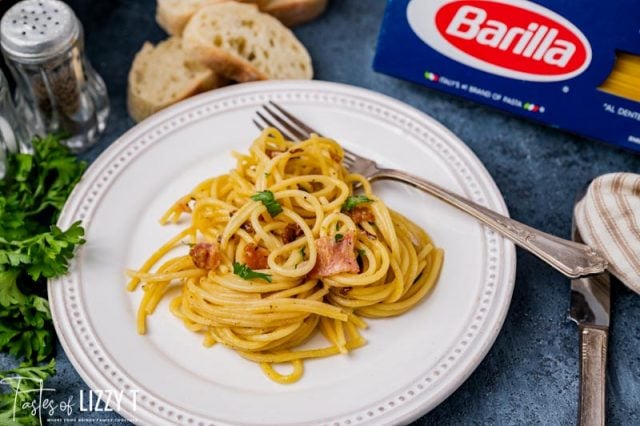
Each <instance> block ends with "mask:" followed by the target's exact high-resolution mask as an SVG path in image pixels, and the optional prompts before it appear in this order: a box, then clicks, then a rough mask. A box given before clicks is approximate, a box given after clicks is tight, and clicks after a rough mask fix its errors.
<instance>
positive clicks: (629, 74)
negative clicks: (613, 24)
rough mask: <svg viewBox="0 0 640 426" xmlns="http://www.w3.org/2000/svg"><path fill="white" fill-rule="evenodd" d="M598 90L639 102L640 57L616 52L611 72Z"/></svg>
mask: <svg viewBox="0 0 640 426" xmlns="http://www.w3.org/2000/svg"><path fill="white" fill-rule="evenodd" d="M600 90H602V91H605V92H607V93H610V94H612V95H616V96H620V97H622V98H626V99H631V100H632V101H638V102H640V56H638V55H633V54H631V53H625V52H617V53H616V62H615V64H614V67H613V70H612V71H611V74H609V76H608V77H607V79H606V80H605V81H604V82H603V83H602V85H601V86H600Z"/></svg>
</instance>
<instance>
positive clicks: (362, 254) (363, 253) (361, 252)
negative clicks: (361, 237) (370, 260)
mask: <svg viewBox="0 0 640 426" xmlns="http://www.w3.org/2000/svg"><path fill="white" fill-rule="evenodd" d="M365 253H366V251H364V250H363V249H358V257H364V255H365Z"/></svg>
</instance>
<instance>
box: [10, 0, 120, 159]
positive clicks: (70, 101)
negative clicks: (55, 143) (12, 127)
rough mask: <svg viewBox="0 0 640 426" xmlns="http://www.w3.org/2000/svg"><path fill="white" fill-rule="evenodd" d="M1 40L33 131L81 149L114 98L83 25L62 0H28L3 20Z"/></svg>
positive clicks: (102, 122) (19, 103)
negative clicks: (92, 58)
mask: <svg viewBox="0 0 640 426" xmlns="http://www.w3.org/2000/svg"><path fill="white" fill-rule="evenodd" d="M0 45H1V47H2V53H3V55H4V57H5V60H6V62H7V65H8V66H9V69H10V70H11V73H12V74H13V76H14V78H15V80H16V84H17V92H16V107H17V110H18V112H19V113H20V114H21V115H22V116H23V118H24V120H25V123H26V124H27V128H28V130H29V132H30V133H31V134H38V135H44V134H46V133H58V134H61V135H62V137H63V143H64V144H65V145H67V146H68V147H69V148H70V149H71V150H72V151H74V152H79V151H83V150H85V149H86V148H88V147H90V146H91V145H93V144H94V143H95V142H96V141H97V140H98V137H99V136H100V134H101V133H102V131H103V130H104V128H105V126H106V121H107V117H108V115H109V98H108V96H107V89H106V86H105V84H104V82H103V80H102V78H101V77H100V76H99V75H98V74H97V73H96V72H95V70H94V69H93V67H92V66H91V64H90V63H89V61H88V59H87V58H86V56H85V54H84V35H83V30H82V25H81V23H80V21H79V20H78V18H77V17H76V15H75V14H74V13H73V10H72V9H71V8H70V7H69V6H68V5H67V4H66V3H63V2H61V1H59V0H24V1H21V2H18V3H16V4H15V5H14V6H13V7H12V8H11V9H9V10H8V11H7V13H6V14H5V15H4V16H3V18H2V21H0Z"/></svg>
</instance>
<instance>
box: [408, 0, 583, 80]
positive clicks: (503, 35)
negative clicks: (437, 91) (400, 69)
mask: <svg viewBox="0 0 640 426" xmlns="http://www.w3.org/2000/svg"><path fill="white" fill-rule="evenodd" d="M407 19H408V21H409V25H410V26H411V29H412V30H413V31H414V32H415V33H416V34H417V35H418V37H420V39H421V40H422V41H424V42H425V43H427V44H428V45H429V46H431V47H432V48H434V49H435V50H437V51H438V52H440V53H442V54H443V55H445V56H448V57H449V58H451V59H454V60H456V61H458V62H461V63H463V64H465V65H468V66H471V67H474V68H477V69H480V70H482V71H486V72H490V73H492V74H497V75H500V76H504V77H510V78H516V79H521V80H528V81H561V80H566V79H569V78H572V77H575V76H576V75H579V74H580V73H582V72H583V71H584V70H585V69H586V68H587V67H588V66H589V64H590V63H591V46H590V45H589V41H588V40H587V39H586V37H585V36H584V35H583V34H582V32H581V31H580V30H579V29H578V28H576V27H575V26H574V25H573V24H572V23H571V22H569V21H568V20H566V19H564V18H563V17H562V16H560V15H558V14H557V13H555V12H552V11H550V10H549V9H546V8H544V7H542V6H540V5H537V4H535V3H532V2H529V1H522V0H411V2H410V3H409V6H408V7H407Z"/></svg>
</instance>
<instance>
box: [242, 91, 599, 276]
mask: <svg viewBox="0 0 640 426" xmlns="http://www.w3.org/2000/svg"><path fill="white" fill-rule="evenodd" d="M253 123H254V124H255V125H256V127H258V129H260V130H262V129H264V128H265V127H274V128H276V129H278V130H279V131H280V132H281V133H282V134H283V135H284V137H285V138H287V139H289V140H292V141H301V140H305V139H308V138H309V137H310V136H311V134H314V133H315V134H316V135H320V132H318V131H316V130H314V129H312V128H311V127H309V125H307V124H305V123H304V122H302V121H301V120H300V119H299V118H297V117H295V116H294V115H293V114H291V113H290V112H288V111H287V110H285V109H284V108H282V107H281V106H279V105H278V104H276V103H275V102H272V101H269V103H268V104H265V105H263V106H262V111H260V110H258V111H256V117H255V118H254V119H253ZM344 165H345V166H346V167H347V168H348V169H349V170H350V171H352V172H354V173H359V174H361V175H363V176H364V177H366V178H367V179H368V180H369V181H371V182H373V181H376V180H380V179H389V180H395V181H399V182H403V183H407V184H409V185H411V186H413V187H415V188H418V189H420V190H422V191H424V192H426V193H429V194H431V195H433V196H435V197H437V198H439V199H441V200H442V201H444V202H446V203H448V204H451V205H452V206H454V207H457V208H458V209H460V210H462V211H463V212H465V213H468V214H470V215H471V216H473V217H475V218H476V219H477V220H479V221H480V222H482V223H484V224H485V225H487V226H489V227H490V228H492V229H493V230H495V231H497V232H498V233H500V234H502V235H504V236H505V237H507V238H509V239H510V240H511V241H513V242H514V243H516V244H517V245H518V246H520V247H522V248H523V249H525V250H527V251H529V252H530V253H533V254H534V255H536V256H537V257H539V258H540V259H542V260H543V261H545V262H546V263H548V264H549V265H551V266H552V267H554V268H555V269H557V270H558V271H560V272H561V273H562V274H564V275H565V276H567V277H569V278H577V277H581V276H584V275H590V274H595V273H599V272H602V271H604V270H605V269H606V267H607V261H606V260H605V259H604V258H603V257H602V256H601V255H600V254H599V253H598V252H597V251H596V250H594V249H593V248H591V247H589V246H587V245H584V244H580V243H576V242H574V241H569V240H565V239H562V238H559V237H556V236H554V235H550V234H547V233H545V232H542V231H539V230H537V229H535V228H532V227H530V226H527V225H525V224H523V223H520V222H518V221H516V220H513V219H511V218H508V217H506V216H503V215H501V214H498V213H496V212H494V211H493V210H490V209H488V208H486V207H483V206H481V205H479V204H477V203H475V202H473V201H471V200H468V199H466V198H464V197H462V196H460V195H457V194H455V193H453V192H450V191H448V190H446V189H444V188H442V187H440V186H438V185H436V184H434V183H432V182H429V181H427V180H425V179H422V178H419V177H417V176H414V175H412V174H409V173H406V172H403V171H401V170H394V169H385V168H382V167H379V166H378V165H377V164H376V163H375V162H374V161H372V160H370V159H368V158H365V157H362V156H360V155H358V154H356V153H355V152H352V151H349V150H346V149H345V150H344Z"/></svg>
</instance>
